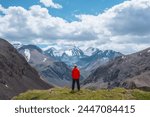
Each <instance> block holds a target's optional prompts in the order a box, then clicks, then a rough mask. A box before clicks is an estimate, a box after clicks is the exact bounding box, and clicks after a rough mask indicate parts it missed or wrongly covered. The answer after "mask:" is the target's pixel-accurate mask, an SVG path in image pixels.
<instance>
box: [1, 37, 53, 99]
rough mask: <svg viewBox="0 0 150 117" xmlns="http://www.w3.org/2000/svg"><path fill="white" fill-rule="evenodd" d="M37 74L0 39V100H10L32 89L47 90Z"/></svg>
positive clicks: (16, 52) (47, 87) (19, 55)
mask: <svg viewBox="0 0 150 117" xmlns="http://www.w3.org/2000/svg"><path fill="white" fill-rule="evenodd" d="M49 88H52V86H51V85H49V84H48V83H46V82H44V81H43V80H42V79H41V78H40V76H39V75H38V72H37V71H36V70H35V69H34V68H32V67H31V66H30V65H29V64H28V62H27V61H26V60H25V58H24V57H23V56H22V55H21V54H19V53H18V51H17V50H16V49H15V48H14V47H13V46H12V45H11V44H9V43H8V42H7V41H5V40H3V39H0V99H11V98H12V97H13V96H16V95H18V94H20V93H22V92H25V91H27V90H32V89H49Z"/></svg>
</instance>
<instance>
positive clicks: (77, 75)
mask: <svg viewBox="0 0 150 117" xmlns="http://www.w3.org/2000/svg"><path fill="white" fill-rule="evenodd" d="M72 78H73V79H75V80H78V79H79V78H80V71H79V69H78V68H73V70H72Z"/></svg>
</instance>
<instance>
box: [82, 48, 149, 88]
mask: <svg viewBox="0 0 150 117" xmlns="http://www.w3.org/2000/svg"><path fill="white" fill-rule="evenodd" d="M83 85H84V87H92V88H114V87H125V88H130V89H132V88H139V89H144V90H150V48H148V49H145V50H143V51H140V52H137V53H134V54H130V55H126V56H125V55H124V56H121V57H117V58H116V59H114V60H112V61H110V62H109V63H107V64H105V65H102V66H99V67H98V68H97V69H96V70H95V71H94V72H93V73H92V74H91V75H90V76H89V77H88V78H87V79H86V80H85V81H84V82H83Z"/></svg>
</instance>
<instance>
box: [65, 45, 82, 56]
mask: <svg viewBox="0 0 150 117" xmlns="http://www.w3.org/2000/svg"><path fill="white" fill-rule="evenodd" d="M65 53H66V54H67V55H68V56H77V57H81V56H83V55H84V52H83V51H82V50H81V49H80V48H78V47H77V46H74V47H73V48H71V49H68V50H66V51H65Z"/></svg>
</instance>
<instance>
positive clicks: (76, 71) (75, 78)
mask: <svg viewBox="0 0 150 117" xmlns="http://www.w3.org/2000/svg"><path fill="white" fill-rule="evenodd" d="M79 79H80V71H79V69H78V68H77V65H74V68H73V70H72V91H74V87H75V82H76V83H77V87H78V91H80V82H79Z"/></svg>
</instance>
